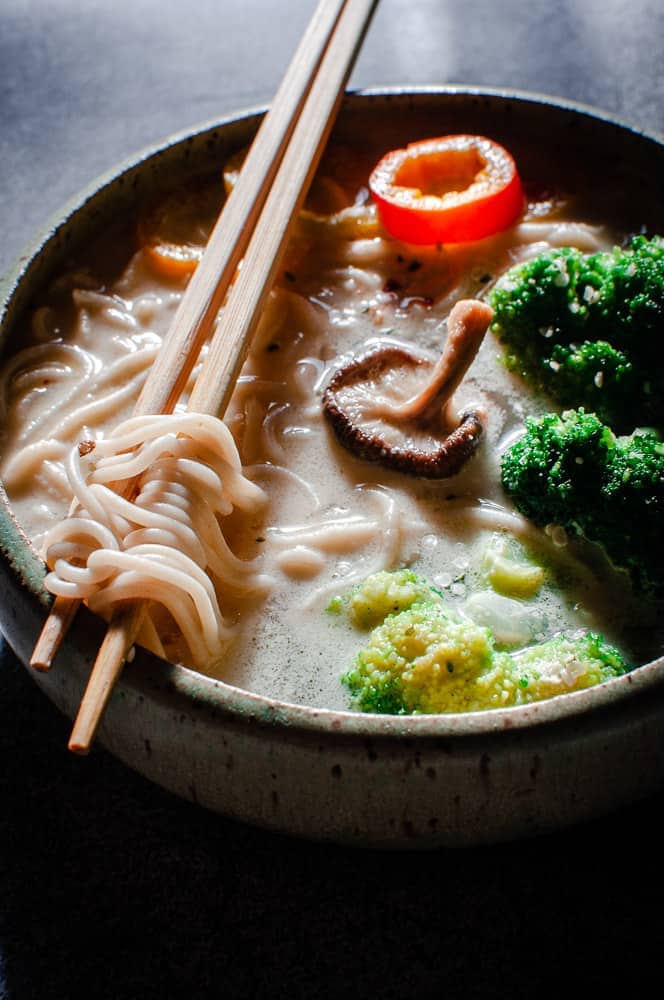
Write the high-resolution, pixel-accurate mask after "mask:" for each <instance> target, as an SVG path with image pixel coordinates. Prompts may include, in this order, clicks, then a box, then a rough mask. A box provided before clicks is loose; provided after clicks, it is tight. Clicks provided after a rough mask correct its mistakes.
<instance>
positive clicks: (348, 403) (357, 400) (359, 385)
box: [323, 346, 484, 479]
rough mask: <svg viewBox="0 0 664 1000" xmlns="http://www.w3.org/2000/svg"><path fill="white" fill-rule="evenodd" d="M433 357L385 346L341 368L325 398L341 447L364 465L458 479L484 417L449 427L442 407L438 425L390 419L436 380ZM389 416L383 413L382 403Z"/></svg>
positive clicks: (470, 413)
mask: <svg viewBox="0 0 664 1000" xmlns="http://www.w3.org/2000/svg"><path fill="white" fill-rule="evenodd" d="M433 368H434V365H433V364H432V362H431V361H430V360H429V359H428V358H424V357H422V356H420V355H417V354H414V353H411V352H410V351H407V350H405V349H404V348H402V347H392V346H390V347H381V348H379V349H378V350H375V351H371V352H370V353H369V354H365V355H363V356H362V357H360V358H356V359H354V360H353V361H351V362H349V363H348V364H347V365H344V366H343V368H340V369H339V370H338V371H337V372H336V373H335V375H334V376H333V377H332V379H331V380H330V382H329V384H328V386H327V388H326V390H325V392H324V394H323V411H324V413H325V415H326V417H327V419H328V420H329V422H330V424H331V426H332V429H333V430H334V433H335V434H336V437H337V438H338V440H339V442H340V443H341V444H342V445H343V446H344V447H345V448H347V449H348V450H349V451H351V452H353V454H355V455H356V456H357V457H358V458H362V459H364V460H365V461H369V462H377V463H379V464H380V465H382V466H384V467H386V468H390V469H395V470H397V471H399V472H404V473H406V474H408V475H411V476H420V477H423V478H426V479H445V478H447V477H449V476H453V475H455V474H456V473H457V472H459V470H460V469H461V468H462V466H463V465H464V464H465V463H466V462H467V461H468V459H469V458H470V457H471V455H472V454H473V453H474V452H475V450H476V449H477V446H478V444H479V443H480V440H481V438H482V434H483V432H484V426H483V422H482V418H481V415H480V413H479V412H477V411H474V410H467V411H465V412H464V413H462V415H461V418H460V422H459V424H458V426H457V427H454V428H450V426H449V424H448V423H447V421H446V420H445V416H444V408H443V407H442V406H441V409H440V412H439V416H438V419H436V420H430V419H429V420H426V421H424V420H421V419H420V420H418V419H415V420H408V421H404V420H398V419H394V418H393V417H392V418H391V417H390V415H389V404H390V403H391V402H393V401H394V398H395V396H399V397H400V398H401V399H402V400H405V399H408V398H410V397H411V396H412V395H413V394H414V392H417V390H418V389H419V388H421V387H422V385H423V384H424V383H426V381H427V380H428V379H429V378H430V377H431V373H432V371H433ZM386 396H387V397H390V398H388V400H387V405H388V409H387V412H383V413H381V403H380V400H381V398H382V399H383V401H385V400H386Z"/></svg>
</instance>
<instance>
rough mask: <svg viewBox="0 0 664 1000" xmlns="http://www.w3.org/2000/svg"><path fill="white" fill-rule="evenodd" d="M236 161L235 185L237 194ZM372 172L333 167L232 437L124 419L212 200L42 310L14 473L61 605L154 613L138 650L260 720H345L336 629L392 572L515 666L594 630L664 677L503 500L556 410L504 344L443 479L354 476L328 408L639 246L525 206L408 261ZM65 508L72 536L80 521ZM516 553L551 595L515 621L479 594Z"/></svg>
mask: <svg viewBox="0 0 664 1000" xmlns="http://www.w3.org/2000/svg"><path fill="white" fill-rule="evenodd" d="M239 159H240V158H239V157H236V158H233V159H232V160H231V161H230V163H229V164H227V167H226V178H225V180H226V184H227V186H232V184H233V182H234V175H235V172H236V170H237V169H238V165H239ZM371 161H372V156H371V155H368V154H367V155H364V154H359V153H357V152H355V151H354V150H350V149H346V148H343V147H340V146H338V147H334V148H331V149H330V150H329V151H328V153H327V155H326V158H325V159H324V161H323V164H322V166H321V168H320V170H319V174H318V177H317V179H316V181H315V183H314V188H313V190H312V192H311V194H310V197H309V201H308V202H307V207H306V209H305V211H303V213H301V216H300V218H299V219H298V222H297V225H296V227H295V231H294V234H293V237H292V240H291V243H290V246H289V249H288V251H287V256H286V259H285V262H284V264H283V267H282V269H281V272H280V274H279V277H278V280H277V281H276V284H275V286H274V288H273V289H272V291H271V294H270V297H269V301H268V304H267V307H266V309H265V312H264V315H263V317H262V320H261V323H260V327H259V329H258V332H257V334H256V336H255V339H254V341H253V343H252V346H251V349H250V353H249V356H248V358H247V361H246V363H245V365H244V368H243V370H242V374H241V376H240V378H239V381H238V383H237V386H236V389H235V392H234V395H233V398H232V402H231V404H230V407H229V409H228V411H227V413H226V415H225V423H224V424H220V423H219V422H218V421H216V420H215V419H213V418H210V417H200V416H198V415H196V414H188V413H187V412H186V410H185V406H186V394H185V396H184V397H183V399H182V401H181V406H180V407H179V408H178V410H177V411H176V414H175V415H174V416H173V417H160V416H156V417H145V418H139V419H132V418H131V415H132V410H133V406H134V404H135V401H136V399H137V397H138V394H139V392H140V390H141V387H142V385H143V384H144V382H145V379H146V377H147V375H148V373H149V371H150V368H151V365H152V363H153V361H154V359H155V356H156V354H157V352H158V351H159V348H160V345H161V343H162V339H163V338H164V337H165V335H166V333H167V331H168V328H169V324H170V322H171V320H172V318H173V315H174V313H175V310H176V308H177V305H178V303H179V301H180V299H181V296H182V294H183V290H184V288H185V287H186V284H187V281H188V279H189V276H190V274H191V272H192V268H193V267H194V266H195V264H196V260H197V259H198V257H199V256H200V252H201V248H202V246H203V245H204V241H205V238H206V234H207V233H208V232H209V229H210V226H211V224H212V221H213V219H214V217H215V215H216V213H217V212H218V210H219V207H220V204H221V200H222V198H223V192H222V186H221V183H220V180H219V178H218V177H213V178H210V179H207V180H205V181H199V182H198V183H197V184H196V185H195V186H194V187H193V188H187V189H186V190H178V191H174V192H172V193H170V194H169V195H167V196H163V197H162V196H160V197H159V198H158V199H157V200H156V201H155V203H154V204H153V205H149V206H146V207H143V208H142V209H141V210H140V211H139V212H138V213H137V217H136V218H135V219H132V220H130V227H129V228H130V229H131V232H132V239H131V240H128V241H127V242H126V243H125V244H124V245H125V247H126V250H125V252H124V257H123V259H122V262H121V264H120V265H118V264H117V258H118V257H122V256H123V255H122V254H121V253H119V252H116V251H114V254H113V256H114V261H113V262H112V264H109V262H108V260H107V259H106V255H105V253H104V252H103V251H102V252H101V253H100V252H99V250H98V249H97V250H95V249H94V248H93V249H91V250H90V254H91V256H90V257H89V258H88V259H87V260H86V261H85V263H84V264H83V265H81V264H75V265H74V266H72V268H71V269H70V270H68V271H66V272H64V273H61V274H60V275H58V276H57V278H56V279H55V280H53V281H52V282H51V284H50V286H49V287H48V289H46V290H45V291H44V293H43V295H42V297H41V300H40V301H39V302H38V303H37V305H36V307H35V308H34V310H33V312H32V314H31V318H30V325H29V329H28V328H26V329H24V330H23V331H22V334H21V348H20V350H18V351H17V352H16V353H14V354H13V355H11V356H9V357H8V359H7V360H6V361H5V364H4V368H3V371H2V395H1V398H2V401H3V407H4V414H3V421H2V427H3V431H2V470H1V471H2V478H3V481H4V484H5V486H6V489H7V492H8V494H9V497H10V499H11V503H12V506H13V509H14V511H15V513H16V516H17V518H18V520H19V522H20V524H21V525H22V527H23V529H24V531H25V534H26V536H27V537H28V538H29V539H30V540H31V542H32V544H33V545H34V546H35V547H37V548H38V549H39V550H40V551H42V552H43V551H44V549H45V545H46V539H47V533H48V532H49V531H50V532H51V535H50V536H49V539H48V544H49V546H51V551H50V554H49V562H50V563H51V566H54V565H55V569H56V572H57V568H58V567H57V563H58V560H60V561H61V562H62V566H63V574H62V580H64V581H65V582H62V580H61V582H60V584H58V583H57V582H56V583H55V584H54V585H53V586H54V589H56V590H57V588H58V586H59V587H60V590H59V591H57V592H60V593H64V594H66V595H70V596H79V597H84V598H85V599H86V600H87V601H88V603H89V604H90V606H91V608H92V609H93V610H96V611H98V612H99V613H101V614H103V615H104V616H105V617H109V616H110V614H111V610H112V604H113V601H114V600H117V599H124V598H134V599H135V598H139V597H144V598H147V599H149V600H150V602H151V603H150V617H149V619H148V624H147V626H146V628H145V629H144V631H143V634H142V636H141V641H142V642H143V643H145V644H146V645H148V646H149V647H150V648H152V649H153V650H155V651H156V652H157V653H159V654H161V655H163V656H165V657H167V658H169V659H171V660H173V661H175V662H183V663H185V664H187V665H189V666H193V667H194V668H195V669H197V670H199V671H202V672H204V673H207V674H210V675H212V676H214V677H219V678H222V679H224V680H225V681H227V682H229V683H231V684H233V685H237V686H239V687H241V688H245V689H247V690H250V691H253V692H256V693H259V694H262V695H265V696H268V697H274V698H278V699H281V700H284V701H288V702H294V703H298V704H304V705H309V706H314V707H323V708H330V709H345V708H348V706H349V693H348V690H347V689H346V688H345V687H344V686H343V685H342V684H341V682H340V674H341V673H342V672H343V671H344V669H346V668H347V667H348V666H349V665H350V664H351V663H352V661H353V658H354V657H355V655H356V653H357V651H358V648H359V647H360V646H361V645H362V644H363V643H364V641H365V638H366V637H364V636H362V635H360V634H359V633H358V630H357V629H356V628H354V627H353V626H352V625H350V624H349V623H348V621H347V620H346V619H345V618H344V617H343V616H339V615H334V614H331V613H330V612H329V610H328V609H329V608H330V606H331V605H332V606H334V602H335V599H336V598H338V597H339V596H340V595H346V594H348V593H349V592H350V591H351V590H352V588H353V587H354V586H357V585H358V584H360V583H361V582H362V581H363V580H365V579H366V578H367V577H368V576H370V575H371V574H373V573H376V572H379V571H382V570H397V569H400V568H404V567H407V568H409V569H411V570H413V571H414V572H415V573H417V574H418V575H419V576H422V577H424V578H426V579H427V580H428V581H429V582H430V583H431V584H432V585H433V586H434V587H435V588H436V589H437V591H438V592H439V593H440V594H441V595H442V597H443V600H444V602H445V605H446V606H448V607H449V608H452V609H455V610H456V611H458V613H459V614H460V615H461V616H462V617H464V618H468V619H469V620H472V621H477V622H478V623H479V624H482V625H486V626H488V627H489V628H490V629H491V630H492V632H493V634H494V635H495V636H496V637H497V639H498V641H499V642H503V644H504V646H505V648H515V647H517V646H528V645H530V644H533V643H537V642H541V641H543V640H545V639H547V638H549V637H552V636H555V635H557V634H558V633H560V632H561V631H568V632H573V631H575V630H578V629H584V630H595V631H599V632H601V633H602V634H603V635H604V636H605V637H606V638H607V640H608V641H610V642H612V643H615V644H616V645H617V646H618V648H619V649H621V650H622V651H623V652H624V654H625V656H626V658H627V659H628V660H629V661H631V662H632V663H639V662H645V661H646V660H647V659H649V658H652V657H654V656H655V655H657V654H658V653H659V652H660V650H661V640H662V636H661V632H659V631H658V628H657V627H656V624H655V623H656V615H655V612H654V610H653V608H652V607H650V606H649V605H648V604H647V603H646V602H643V601H642V600H637V599H636V598H634V597H632V595H631V593H630V590H629V587H628V585H627V583H626V581H625V577H624V576H623V574H621V573H619V572H616V571H614V570H613V569H612V568H611V567H610V565H609V564H608V562H607V560H606V559H604V557H603V556H602V554H601V552H600V550H599V549H597V548H596V547H593V546H590V545H588V544H585V543H583V542H582V541H575V540H572V539H571V538H568V537H567V535H566V534H565V532H564V531H563V530H562V529H561V528H557V527H555V526H549V528H548V529H547V530H540V529H537V528H535V527H534V526H533V525H532V524H530V523H529V522H528V521H527V520H526V519H525V518H524V517H522V516H521V515H520V514H519V513H517V511H516V510H515V508H514V506H513V505H512V503H511V502H510V500H509V498H507V497H506V495H505V493H504V492H503V489H502V487H501V483H500V457H501V454H502V453H503V452H504V451H505V449H506V448H507V447H508V446H509V445H510V443H512V442H513V441H514V440H515V439H516V438H517V437H518V436H519V434H520V433H521V431H522V428H523V422H524V419H525V417H526V416H529V415H534V416H536V415H538V414H540V413H543V412H546V411H548V410H550V409H552V406H551V403H550V401H549V400H547V399H546V398H544V397H542V396H537V395H536V394H534V393H533V392H532V391H530V390H529V388H528V386H527V385H526V383H525V382H524V381H523V380H522V379H520V378H519V377H517V376H516V375H514V374H512V373H510V372H509V371H508V370H507V368H506V366H505V364H504V363H503V360H502V349H501V347H500V345H499V344H498V342H497V341H496V339H495V338H494V337H493V335H492V334H491V332H489V333H487V334H486V336H485V338H484V340H483V342H482V344H481V347H480V348H479V351H478V353H477V356H476V357H475V359H474V361H473V362H472V364H471V366H470V368H469V369H468V372H467V374H466V376H465V378H464V379H463V381H462V383H461V385H460V386H459V387H458V389H457V390H456V393H455V395H454V404H455V407H456V408H457V409H458V410H459V412H461V411H463V410H464V409H467V408H469V407H470V408H474V409H476V410H479V411H481V412H482V413H484V414H485V415H486V421H485V423H486V426H485V431H484V435H483V439H482V441H481V443H480V446H479V447H478V449H477V451H476V452H475V454H474V455H473V456H472V458H470V460H469V461H468V462H467V463H466V464H465V465H464V466H463V467H462V469H461V470H460V471H459V472H458V473H456V474H455V475H453V476H451V477H450V478H444V479H439V480H430V479H426V478H421V477H417V476H409V475H405V474H403V473H402V472H400V471H397V470H391V469H389V468H385V467H383V466H382V465H379V464H377V463H375V462H369V461H366V460H364V459H362V458H358V457H357V456H355V455H354V454H352V453H351V452H350V451H348V450H347V449H345V448H344V447H342V446H341V445H340V444H339V442H338V441H337V439H336V437H335V435H334V434H333V432H332V430H331V428H330V426H329V424H328V422H327V420H326V419H325V415H324V412H323V407H322V399H323V394H324V391H325V388H326V386H327V385H328V383H329V382H330V380H331V378H333V377H334V375H335V374H336V373H337V372H339V371H340V370H341V369H342V368H343V367H344V366H345V365H346V364H348V363H349V362H351V361H352V360H353V359H354V358H357V357H358V356H363V355H365V354H366V353H367V352H370V351H372V350H375V349H376V348H378V347H393V348H397V349H400V350H406V351H409V352H413V351H415V352H416V353H417V354H419V355H422V356H425V357H428V358H430V359H431V360H432V361H435V359H436V358H437V357H438V356H439V355H440V352H441V349H442V347H443V344H444V342H445V338H446V329H447V327H446V324H447V319H448V316H449V314H450V312H451V310H452V308H453V307H454V305H455V304H456V303H457V302H458V301H459V300H461V299H471V298H473V299H474V298H479V299H485V298H486V296H487V292H488V291H489V289H490V288H491V287H492V285H493V284H494V283H495V281H496V279H497V278H498V277H499V276H500V275H501V274H503V273H504V272H505V271H506V270H507V269H508V268H509V267H511V266H512V265H514V264H515V263H518V262H520V261H524V260H527V259H528V258H531V257H533V256H535V255H536V254H538V253H539V252H541V251H542V250H545V249H547V248H551V247H562V246H572V247H578V248H580V249H582V250H583V251H586V252H592V251H596V250H602V249H608V248H610V247H612V246H613V245H614V244H616V243H621V242H622V241H623V239H624V236H625V233H624V231H623V230H622V229H621V228H620V225H619V223H618V222H616V221H612V219H611V217H610V216H608V215H605V217H604V218H601V217H600V216H599V215H598V212H597V211H596V206H593V210H592V211H590V210H589V208H588V206H586V205H585V204H584V201H583V197H581V196H579V195H574V196H572V195H571V194H570V193H569V192H568V191H566V190H565V187H564V184H560V185H559V186H557V187H555V188H544V187H540V188H539V189H536V188H535V187H534V186H533V185H528V184H526V194H527V199H526V200H527V208H526V209H525V211H524V213H523V215H522V216H521V217H520V218H519V219H518V220H517V222H516V223H515V224H514V225H511V226H510V227H509V228H507V229H504V230H502V231H501V232H499V233H497V234H495V235H491V236H488V237H485V238H483V239H480V240H476V241H473V242H467V243H457V244H449V245H447V244H446V245H441V244H437V245H435V244H434V245H430V246H429V245H425V246H413V245H409V244H405V243H401V242H399V241H397V240H395V239H392V238H391V237H389V236H388V235H387V234H386V233H385V232H384V231H383V229H382V228H381V225H380V223H379V222H378V219H377V216H376V214H375V209H374V207H373V205H372V204H371V200H370V198H369V195H368V191H367V187H366V183H367V175H368V170H369V167H370V165H371ZM526 181H528V178H526ZM95 254H97V256H95ZM204 357H205V349H204V350H203V354H202V358H201V360H204ZM199 366H200V361H199ZM197 370H198V368H197V369H196V370H195V371H194V373H193V376H192V380H193V378H195V375H196V371H197ZM191 384H193V381H192V383H191ZM189 389H191V385H190V386H189ZM137 449H138V450H137ZM139 474H145V476H146V478H145V480H144V482H143V485H142V488H141V493H140V496H139V499H138V500H137V501H136V504H135V505H134V507H133V508H131V506H130V504H129V501H128V500H126V499H124V498H123V497H122V496H120V495H118V493H117V492H114V491H113V490H112V489H111V484H113V483H117V482H118V481H120V480H124V479H128V480H131V479H132V478H133V477H135V476H137V475H139ZM73 492H76V495H77V497H78V508H77V510H76V511H75V518H74V526H73V527H72V525H71V523H66V522H65V520H64V519H65V516H66V514H67V512H68V511H69V508H70V505H71V500H72V494H73ZM108 495H111V496H112V499H111V501H110V506H109V504H108V502H107V501H108ZM83 510H84V511H87V514H89V515H90V516H91V517H92V518H95V522H94V526H90V522H89V519H88V520H85V519H84V518H83V517H82V511H83ZM137 510H138V513H137ZM54 526H55V530H54ZM118 539H119V541H118ZM165 545H170V546H171V554H170V555H168V556H166V555H164V546H165ZM511 545H515V546H517V548H518V549H519V551H520V552H522V553H524V554H525V555H526V556H527V558H528V559H530V560H532V562H533V565H536V566H542V567H545V569H546V572H545V574H544V578H543V582H542V583H541V585H538V587H537V588H535V589H536V593H533V594H529V595H528V596H527V598H524V599H516V598H514V596H512V597H511V598H505V597H504V596H503V597H501V596H500V595H497V594H496V593H495V591H492V590H491V588H490V587H488V585H487V577H486V560H487V552H489V553H490V552H492V551H496V548H498V549H500V548H501V546H503V547H504V546H508V547H509V546H511ZM72 546H73V548H72ZM98 549H103V551H104V554H103V555H100V556H99V558H97V552H96V550H98ZM92 553H94V558H93V557H92V556H91V558H90V560H89V563H88V565H87V567H86V565H85V563H86V559H87V557H88V556H90V555H91V554H92ZM151 554H152V555H153V556H155V555H156V560H155V565H156V566H157V569H156V571H155V572H156V575H155V576H154V577H153V578H152V579H151V580H148V579H147V578H146V577H145V576H144V566H143V562H142V559H143V557H150V555H151ZM67 560H69V563H70V564H71V566H72V567H73V570H72V571H71V572H70V574H69V577H67V573H66V572H65V569H66V566H65V564H66V563H67ZM202 567H207V569H205V570H204V569H203V568H202ZM119 573H121V574H123V575H121V576H119V575H118V574H119ZM104 581H107V582H108V581H110V582H108V585H107V589H106V590H104V588H103V587H102V588H101V589H99V586H98V585H99V584H100V583H103V582H104ZM171 586H172V589H171ZM178 587H179V589H178ZM183 591H184V596H183V594H182V592H183ZM160 600H163V601H164V604H165V606H164V605H162V604H159V603H157V602H158V601H160ZM183 637H184V638H183Z"/></svg>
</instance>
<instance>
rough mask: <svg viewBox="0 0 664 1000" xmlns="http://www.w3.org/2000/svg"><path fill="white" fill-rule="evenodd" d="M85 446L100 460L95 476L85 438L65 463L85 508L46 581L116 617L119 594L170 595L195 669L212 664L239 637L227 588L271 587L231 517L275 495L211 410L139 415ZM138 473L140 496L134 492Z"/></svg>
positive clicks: (56, 531)
mask: <svg viewBox="0 0 664 1000" xmlns="http://www.w3.org/2000/svg"><path fill="white" fill-rule="evenodd" d="M87 450H89V451H90V453H91V456H92V458H93V459H94V463H93V468H92V471H91V472H90V473H89V474H88V475H87V476H86V475H85V474H84V472H83V468H82V455H81V452H82V453H84V454H85V452H86V446H85V445H84V446H81V447H80V448H77V449H74V450H73V451H72V453H71V454H70V456H69V459H68V462H67V474H68V477H69V483H70V487H71V490H72V493H73V494H74V497H75V508H74V510H73V511H72V516H71V517H70V518H68V519H67V520H65V521H61V522H59V523H58V524H57V525H55V526H54V527H53V529H52V530H51V531H50V532H49V534H48V535H47V538H46V542H45V549H46V561H47V563H48V565H49V568H50V569H51V572H50V573H49V574H48V575H47V577H46V580H45V584H46V587H47V588H48V590H49V591H51V593H53V594H56V595H59V596H63V597H69V598H74V599H76V598H78V599H83V600H86V601H87V603H88V605H89V607H90V608H91V610H92V611H95V612H96V613H98V614H100V615H102V616H103V617H104V618H107V619H108V618H110V617H111V614H112V612H113V609H114V607H115V605H117V603H118V602H120V601H128V600H137V599H140V598H146V599H148V600H149V601H151V602H154V603H157V604H160V605H162V606H163V607H164V608H165V609H166V610H167V611H168V612H169V614H170V615H171V617H172V619H173V620H174V621H175V623H176V624H177V626H178V629H179V630H180V632H181V633H182V637H183V639H184V641H185V643H186V645H187V647H188V649H189V652H190V654H191V659H192V662H193V664H194V666H196V667H198V668H199V669H200V668H202V667H204V666H209V664H210V663H211V662H214V661H215V660H217V659H218V658H219V655H220V651H221V648H222V647H223V644H224V643H225V642H226V641H227V640H228V639H229V638H231V636H232V634H233V632H232V627H231V625H230V624H229V622H228V621H227V620H226V619H225V618H224V616H223V613H222V609H221V605H220V601H223V595H224V593H227V592H228V591H231V592H233V593H235V594H238V593H239V594H245V593H251V592H253V591H262V590H265V589H267V588H269V586H270V580H269V578H268V577H267V576H266V575H265V574H263V573H261V572H260V570H259V568H258V566H257V565H256V562H255V561H250V560H243V559H240V558H238V557H237V556H236V555H235V554H234V553H233V552H232V551H231V549H230V547H229V545H228V543H227V541H226V539H225V537H224V533H223V526H222V522H223V518H224V517H226V516H227V515H228V514H230V513H231V512H232V511H233V509H234V508H236V507H238V508H240V509H241V510H243V511H252V510H255V509H258V508H259V507H260V506H262V504H263V503H264V502H265V494H264V493H263V491H262V490H261V489H260V488H259V487H258V486H256V485H255V484H254V483H252V482H251V481H250V480H249V479H247V478H246V477H245V476H244V474H243V472H242V466H241V463H240V457H239V455H238V452H237V448H236V447H235V443H234V441H233V437H232V435H231V433H230V431H229V430H228V428H227V427H226V425H225V424H224V423H223V422H222V421H221V420H219V419H217V418H216V417H212V416H209V415H205V414H196V413H176V414H171V415H159V416H141V417H134V418H132V419H130V420H126V421H124V422H123V423H122V424H120V425H119V426H118V427H117V428H116V430H115V431H114V432H113V433H112V434H110V435H109V436H108V437H107V438H105V439H103V440H100V441H98V442H96V443H92V442H90V445H89V449H87ZM134 481H135V482H136V487H135V493H136V495H135V496H134V497H133V498H128V497H127V496H125V495H123V494H124V493H127V492H129V491H130V489H131V484H132V482H134ZM130 497H131V493H130ZM150 631H151V632H154V630H153V629H150ZM148 644H149V643H148ZM155 652H161V650H159V649H156V650H155Z"/></svg>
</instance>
